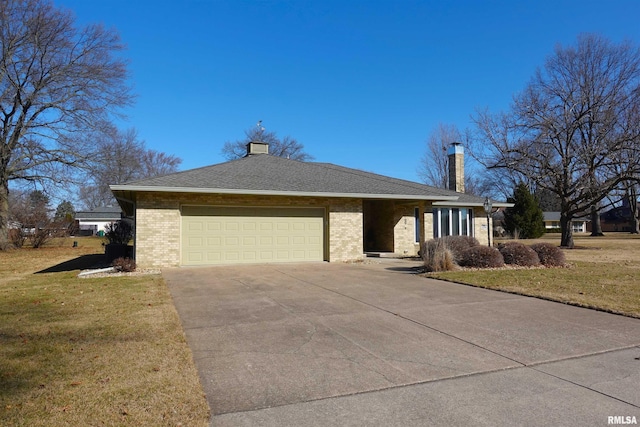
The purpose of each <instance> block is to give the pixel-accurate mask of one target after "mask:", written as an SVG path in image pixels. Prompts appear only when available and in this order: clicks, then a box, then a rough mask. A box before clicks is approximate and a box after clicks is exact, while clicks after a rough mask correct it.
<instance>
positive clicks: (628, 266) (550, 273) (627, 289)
mask: <svg viewBox="0 0 640 427" xmlns="http://www.w3.org/2000/svg"><path fill="white" fill-rule="evenodd" d="M543 241H546V242H551V243H555V244H559V243H560V239H559V237H557V236H550V237H548V238H546V239H536V240H523V241H522V242H523V243H525V244H532V243H537V242H543ZM575 243H576V246H577V247H578V249H571V250H566V249H563V251H564V253H565V255H566V259H567V262H568V263H570V267H569V268H537V269H503V270H501V269H498V270H476V271H451V272H440V273H429V274H428V276H429V277H434V278H439V279H445V280H451V281H455V282H460V283H466V284H471V285H474V286H480V287H485V288H489V289H497V290H502V291H507V292H515V293H519V294H523V295H530V296H536V297H542V298H546V299H550V300H553V301H560V302H564V303H569V304H574V305H579V306H583V307H590V308H597V309H600V310H606V311H610V312H614V313H619V314H624V315H627V316H633V317H639V318H640V282H639V281H638V274H639V273H638V270H639V269H640V236H633V235H628V234H619V235H618V234H613V233H609V234H608V235H607V236H605V237H595V238H593V237H586V236H584V237H582V236H581V237H576V238H575Z"/></svg>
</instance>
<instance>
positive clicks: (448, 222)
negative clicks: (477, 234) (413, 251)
mask: <svg viewBox="0 0 640 427" xmlns="http://www.w3.org/2000/svg"><path fill="white" fill-rule="evenodd" d="M472 212H473V211H472V210H471V209H467V208H436V209H434V210H433V237H434V238H435V237H444V236H473V227H472V225H471V224H473V222H472V221H471V216H472Z"/></svg>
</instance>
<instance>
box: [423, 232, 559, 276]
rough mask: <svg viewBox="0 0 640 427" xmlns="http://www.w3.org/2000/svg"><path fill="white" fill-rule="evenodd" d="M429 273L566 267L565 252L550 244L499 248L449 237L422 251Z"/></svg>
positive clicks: (464, 238) (429, 243)
mask: <svg viewBox="0 0 640 427" xmlns="http://www.w3.org/2000/svg"><path fill="white" fill-rule="evenodd" d="M421 255H422V259H423V261H424V266H425V269H426V270H427V271H447V270H453V269H454V267H455V266H456V264H457V265H460V266H463V267H473V268H498V267H502V266H503V265H504V264H509V265H518V266H525V267H531V266H538V265H540V264H542V265H545V266H550V267H551V266H562V265H564V263H565V256H564V253H563V252H562V251H561V250H560V249H559V248H558V247H556V246H554V245H552V244H550V243H536V244H534V245H531V246H527V245H524V244H523V243H521V242H506V243H501V244H500V245H498V248H497V249H496V248H492V247H489V246H482V245H480V243H479V242H478V240H477V239H475V238H473V237H469V236H447V237H443V238H439V239H432V240H429V241H427V242H425V243H424V244H423V245H422V249H421Z"/></svg>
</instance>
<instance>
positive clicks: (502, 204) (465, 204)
mask: <svg viewBox="0 0 640 427" xmlns="http://www.w3.org/2000/svg"><path fill="white" fill-rule="evenodd" d="M433 206H447V207H454V208H455V207H481V208H484V203H483V202H459V201H454V202H447V201H443V202H440V201H438V202H434V203H433ZM513 206H514V205H513V203H506V202H492V203H491V207H493V208H512V207H513Z"/></svg>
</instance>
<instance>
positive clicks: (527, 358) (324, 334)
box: [163, 260, 640, 426]
mask: <svg viewBox="0 0 640 427" xmlns="http://www.w3.org/2000/svg"><path fill="white" fill-rule="evenodd" d="M415 265H417V264H411V263H410V262H407V261H397V260H394V261H387V260H384V261H381V262H380V263H376V264H358V265H346V264H328V263H308V264H282V265H252V266H234V267H210V268H176V269H168V270H165V271H163V275H164V277H165V279H166V281H167V283H168V285H169V289H170V291H171V294H172V296H173V299H174V302H175V305H176V308H177V309H178V313H179V314H180V318H181V319H182V324H183V327H184V330H185V332H186V335H187V340H188V342H189V345H190V347H191V349H192V350H193V356H194V359H195V363H196V366H197V368H198V371H199V373H200V377H201V380H202V384H203V386H204V390H205V393H206V395H207V400H208V402H209V405H210V407H211V411H212V414H213V416H212V420H211V424H212V425H298V426H299V425H323V426H327V425H329V426H331V425H335V426H344V425H385V426H391V425H399V426H400V425H402V426H406V425H474V426H485V425H486V426H496V425H498V426H499V425H535V426H537V425H590V426H600V425H601V426H605V425H610V424H611V422H612V421H613V422H616V421H620V420H623V421H633V420H634V418H633V417H635V420H637V422H640V320H638V319H631V318H626V317H622V316H616V315H612V314H607V313H602V312H597V311H593V310H587V309H582V308H577V307H572V306H567V305H563V304H558V303H553V302H548V301H542V300H539V299H535V298H527V297H522V296H517V295H510V294H506V293H500V292H495V291H489V290H485V289H478V288H473V287H468V286H463V285H456V284H452V283H446V282H440V281H436V280H430V279H425V278H423V277H419V276H417V275H414V274H411V267H413V266H415ZM609 417H623V418H613V419H610V418H609ZM624 417H629V418H624Z"/></svg>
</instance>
